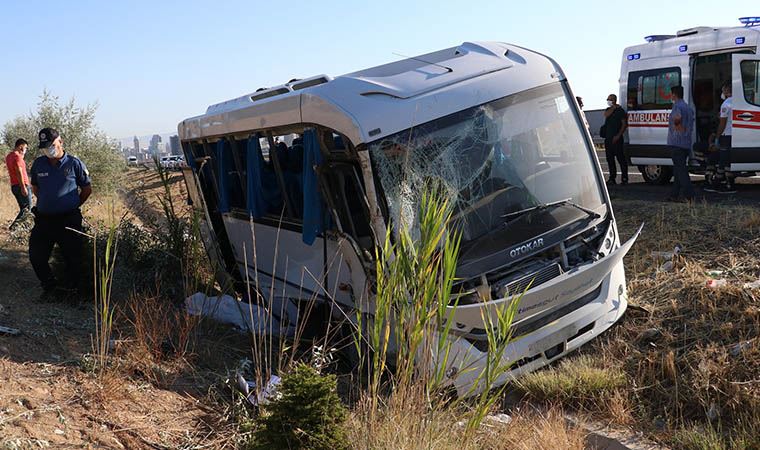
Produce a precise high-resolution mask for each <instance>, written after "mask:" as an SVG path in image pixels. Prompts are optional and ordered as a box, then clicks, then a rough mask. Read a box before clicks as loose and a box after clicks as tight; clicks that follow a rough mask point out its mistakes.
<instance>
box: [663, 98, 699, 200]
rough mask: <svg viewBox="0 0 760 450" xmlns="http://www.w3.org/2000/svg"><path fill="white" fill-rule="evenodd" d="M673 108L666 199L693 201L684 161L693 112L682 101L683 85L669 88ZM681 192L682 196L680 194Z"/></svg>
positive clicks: (669, 132)
mask: <svg viewBox="0 0 760 450" xmlns="http://www.w3.org/2000/svg"><path fill="white" fill-rule="evenodd" d="M670 94H671V97H672V99H673V109H671V110H670V119H668V147H670V156H671V158H672V159H673V178H674V179H673V189H672V191H671V193H670V197H668V198H667V199H666V200H668V201H672V202H680V201H687V202H692V201H694V186H693V185H692V184H691V180H690V179H689V169H687V168H686V162H687V161H688V160H689V153H690V151H691V133H692V131H693V130H694V114H693V113H692V111H691V108H690V107H689V105H687V104H686V102H685V101H683V86H673V87H672V88H670ZM681 193H683V196H681Z"/></svg>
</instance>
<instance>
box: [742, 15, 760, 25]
mask: <svg viewBox="0 0 760 450" xmlns="http://www.w3.org/2000/svg"><path fill="white" fill-rule="evenodd" d="M739 22H741V24H742V25H744V26H745V27H756V26H758V25H760V17H739Z"/></svg>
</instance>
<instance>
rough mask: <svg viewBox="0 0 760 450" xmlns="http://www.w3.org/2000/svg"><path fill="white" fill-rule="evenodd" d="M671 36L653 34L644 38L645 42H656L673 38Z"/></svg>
mask: <svg viewBox="0 0 760 450" xmlns="http://www.w3.org/2000/svg"><path fill="white" fill-rule="evenodd" d="M674 37H675V36H673V35H672V34H653V35H651V36H646V37H645V38H644V40H645V41H647V42H657V41H664V40H666V39H670V38H674Z"/></svg>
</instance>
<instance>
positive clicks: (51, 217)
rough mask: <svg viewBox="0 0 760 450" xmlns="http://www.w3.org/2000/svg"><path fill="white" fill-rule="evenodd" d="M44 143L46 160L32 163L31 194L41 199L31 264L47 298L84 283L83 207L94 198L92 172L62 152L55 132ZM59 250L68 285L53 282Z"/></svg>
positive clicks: (46, 132)
mask: <svg viewBox="0 0 760 450" xmlns="http://www.w3.org/2000/svg"><path fill="white" fill-rule="evenodd" d="M39 141H40V145H39V148H41V149H42V150H43V152H44V154H43V155H42V156H40V157H38V158H37V159H35V160H34V163H32V170H31V176H32V177H31V178H32V191H33V192H34V195H35V196H36V197H37V205H36V206H35V207H34V208H33V209H32V212H33V213H34V228H32V233H31V235H30V236H29V260H30V262H31V263H32V268H33V269H34V273H35V274H36V275H37V278H38V279H39V280H40V283H41V285H42V289H43V298H48V299H53V298H54V297H56V296H57V294H64V295H66V294H73V293H75V292H76V290H77V288H78V285H79V279H80V277H81V270H80V268H81V263H82V235H81V234H80V233H78V232H81V231H82V213H81V211H80V209H79V208H80V206H82V204H84V202H86V201H87V198H88V197H89V196H90V194H92V187H91V186H90V174H89V172H87V167H85V165H84V163H83V162H82V161H80V160H79V159H78V158H76V157H75V156H72V155H70V154H68V153H67V152H66V151H65V150H64V148H63V139H62V138H61V137H60V135H59V134H58V131H56V130H55V129H53V128H43V129H42V130H40V132H39ZM55 244H58V247H59V249H60V250H61V254H62V256H63V260H64V263H65V277H66V278H65V279H64V280H61V282H59V281H58V280H56V279H55V277H54V276H53V272H52V271H51V270H50V265H49V264H48V261H49V259H50V254H51V252H52V250H53V246H54V245H55Z"/></svg>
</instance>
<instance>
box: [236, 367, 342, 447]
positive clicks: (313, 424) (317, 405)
mask: <svg viewBox="0 0 760 450" xmlns="http://www.w3.org/2000/svg"><path fill="white" fill-rule="evenodd" d="M279 393H280V395H279V397H278V398H276V399H275V400H274V401H272V402H271V403H270V404H268V405H267V406H266V407H265V408H264V411H263V414H262V415H261V416H260V417H259V418H258V419H257V420H256V422H257V427H258V428H257V430H256V432H255V434H254V441H253V442H252V443H251V445H249V448H251V449H314V450H320V449H324V450H340V449H347V448H348V447H349V445H348V439H347V437H346V430H345V425H344V424H345V421H346V417H347V413H346V408H345V407H344V406H343V404H342V403H341V402H340V398H338V394H337V392H336V379H335V375H322V374H320V373H319V372H317V370H316V369H314V368H312V367H310V366H308V365H306V364H299V365H298V366H296V368H295V370H294V371H293V372H291V373H290V374H288V375H285V376H284V377H283V378H282V383H281V384H280V386H279Z"/></svg>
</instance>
